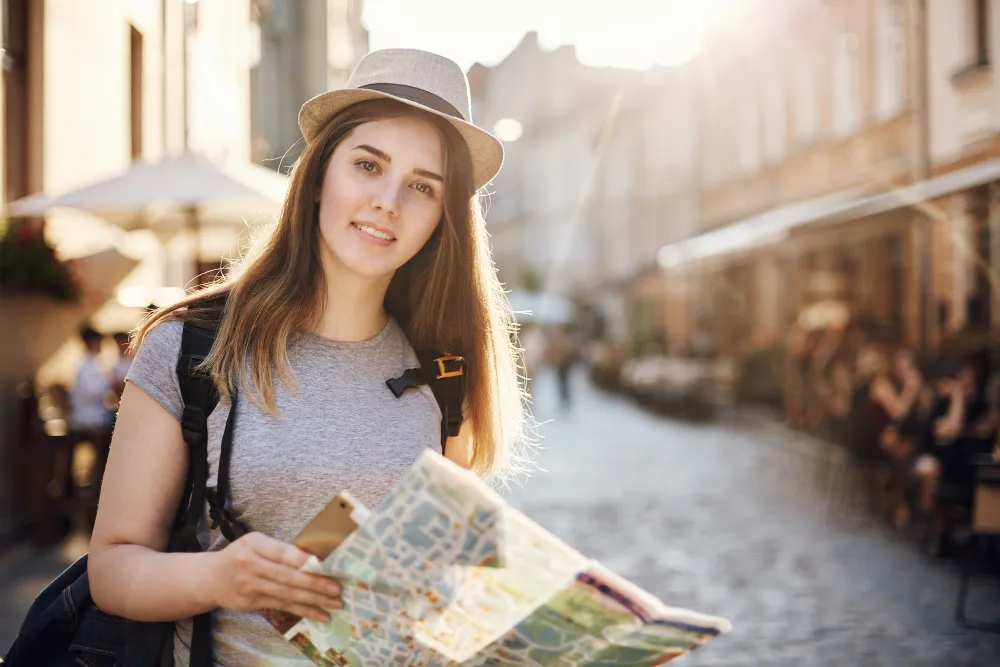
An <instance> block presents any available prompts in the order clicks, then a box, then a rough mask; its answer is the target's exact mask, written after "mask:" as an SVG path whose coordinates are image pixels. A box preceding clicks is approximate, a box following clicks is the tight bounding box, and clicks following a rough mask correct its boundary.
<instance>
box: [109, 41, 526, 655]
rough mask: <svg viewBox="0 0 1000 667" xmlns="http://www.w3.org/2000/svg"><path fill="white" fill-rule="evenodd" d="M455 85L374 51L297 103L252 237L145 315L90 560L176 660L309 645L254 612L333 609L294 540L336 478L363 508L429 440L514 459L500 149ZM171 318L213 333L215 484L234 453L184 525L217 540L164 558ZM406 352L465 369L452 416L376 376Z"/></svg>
mask: <svg viewBox="0 0 1000 667" xmlns="http://www.w3.org/2000/svg"><path fill="white" fill-rule="evenodd" d="M468 91H469V84H468V81H467V79H466V77H465V75H464V73H463V71H462V69H461V68H460V67H459V66H458V65H457V64H456V63H454V62H452V61H450V60H448V59H446V58H443V57H441V56H438V55H435V54H432V53H428V52H425V51H416V50H411V49H388V50H383V51H375V52H372V53H370V54H368V55H367V56H365V58H364V59H363V60H362V61H361V63H360V64H359V65H358V67H357V68H356V70H355V71H354V73H353V74H352V75H351V77H350V79H349V81H348V84H347V87H346V88H343V89H339V90H334V91H331V92H328V93H325V94H323V95H320V96H318V97H316V98H313V99H312V100H310V101H308V102H307V103H306V104H305V105H304V106H303V107H302V109H301V111H300V113H299V122H300V127H301V129H302V132H303V135H304V137H305V148H304V150H303V152H302V154H301V155H300V157H299V159H298V161H297V163H296V165H295V167H294V168H293V170H292V172H291V179H290V183H289V189H288V194H287V199H286V202H285V205H284V207H283V209H282V214H281V217H280V219H279V220H278V223H277V225H276V226H275V228H274V231H273V232H272V236H271V237H270V239H269V241H268V243H266V244H264V247H263V248H262V249H261V251H260V253H259V254H258V255H256V256H252V257H250V258H248V259H247V260H246V262H247V263H246V266H245V267H241V270H239V271H236V272H234V273H233V274H232V275H231V276H229V277H228V278H227V279H226V280H225V281H224V282H222V283H220V284H216V285H213V286H210V287H206V288H204V289H202V290H201V291H198V292H196V293H194V294H193V295H190V296H188V297H187V298H185V299H183V300H182V301H181V302H179V303H178V304H176V305H173V306H170V307H167V308H164V309H163V310H161V311H158V312H156V313H154V314H153V315H152V316H150V317H149V318H148V319H147V320H146V321H145V323H144V324H143V326H142V327H141V328H140V330H139V332H138V333H137V346H138V353H137V355H136V357H135V360H134V361H133V363H132V365H131V369H130V370H129V373H128V382H127V384H126V387H125V391H124V394H123V396H122V401H121V408H120V410H119V414H118V422H117V427H116V430H115V446H114V447H112V450H111V451H112V453H111V459H110V461H109V465H108V471H107V474H106V476H105V481H104V493H103V494H102V496H101V507H100V510H99V514H98V520H97V525H96V527H95V530H94V535H93V541H92V543H91V551H90V560H89V576H90V583H91V589H92V592H93V596H94V600H95V602H96V603H97V604H98V605H99V606H100V608H101V609H102V611H104V612H106V613H109V614H118V615H120V616H126V617H130V618H135V619H140V620H151V619H156V620H164V621H177V623H176V638H175V640H174V642H173V653H174V655H175V657H176V658H177V659H178V660H179V661H180V662H181V663H182V664H187V663H188V662H189V660H190V659H191V657H192V656H191V651H192V649H191V648H190V647H192V646H206V645H207V646H211V645H212V644H213V642H212V639H213V638H214V640H215V641H214V646H215V651H216V653H215V655H214V656H213V657H212V658H210V659H209V660H212V659H214V663H212V664H226V665H229V664H233V665H235V664H250V663H253V664H276V663H279V662H281V663H285V662H295V661H297V660H299V659H301V654H300V653H299V652H298V651H297V650H296V649H295V648H294V647H293V646H291V645H290V644H289V643H288V642H287V641H286V640H285V639H284V637H283V636H282V635H281V634H280V633H279V632H277V631H275V630H273V629H272V628H271V627H269V626H268V625H267V623H266V621H264V620H263V618H262V616H261V615H260V614H259V613H258V612H259V611H261V610H265V609H278V610H282V611H286V612H290V613H293V614H296V615H299V616H304V617H307V618H309V619H313V620H319V621H326V620H328V619H329V613H328V611H327V610H329V609H339V608H340V607H341V606H342V602H341V600H340V587H339V585H338V584H337V582H335V581H333V580H331V579H328V578H326V577H322V576H319V575H312V574H306V573H304V572H301V571H300V570H299V568H300V567H301V566H302V565H303V564H304V563H305V562H306V560H307V558H308V554H306V553H305V552H303V551H301V550H299V549H297V548H295V547H294V546H292V545H291V544H289V542H291V541H292V540H293V539H294V537H295V535H296V533H297V532H298V531H299V529H300V528H301V527H302V526H303V525H304V524H305V523H306V522H307V521H309V520H310V519H312V518H313V517H314V516H315V515H317V514H318V513H319V512H320V510H322V509H323V508H324V507H325V506H326V505H327V503H328V502H330V500H331V496H332V494H333V493H334V492H336V491H339V490H342V489H348V490H350V492H351V493H353V494H354V495H355V496H356V497H357V498H358V499H360V500H361V501H362V502H363V503H364V504H366V505H368V506H371V507H374V506H376V505H378V504H379V503H380V502H381V501H382V499H383V497H384V495H385V494H386V493H387V492H388V491H389V490H391V489H392V488H393V487H394V486H395V485H396V484H397V482H398V481H399V479H400V477H401V476H402V475H403V474H404V473H405V472H406V471H408V470H409V469H410V468H411V466H412V465H413V463H414V461H415V460H416V459H417V457H418V456H420V455H421V454H422V453H423V452H424V451H425V450H426V449H427V448H434V449H436V450H438V451H441V450H442V449H443V453H444V455H445V456H447V457H448V458H450V459H451V460H452V461H453V462H455V463H456V464H458V465H461V466H465V467H468V468H470V469H472V470H473V471H474V472H476V473H478V474H480V475H486V474H490V473H493V474H496V475H499V476H500V478H503V477H504V476H505V473H506V472H507V471H508V470H509V468H508V465H510V464H511V463H512V462H523V461H525V460H526V459H525V456H526V454H527V452H526V451H524V449H523V445H524V443H525V438H524V433H525V426H526V424H525V419H526V417H525V414H526V413H525V411H524V407H525V406H524V403H523V402H522V398H521V392H520V387H519V380H518V376H517V372H518V369H517V357H516V350H515V348H514V346H513V344H512V340H511V336H510V335H509V330H510V324H511V315H510V308H509V304H508V303H507V300H506V296H505V293H504V291H503V287H502V285H501V284H500V282H499V281H498V280H497V278H496V274H495V271H494V269H493V261H492V259H491V257H490V248H489V243H488V235H487V233H486V229H485V226H484V222H483V219H482V213H481V208H480V200H479V195H478V192H479V191H480V190H481V189H482V188H483V187H484V186H485V185H486V184H487V183H489V182H490V181H491V180H492V178H493V177H494V176H495V175H496V173H497V172H498V170H499V169H500V165H501V161H502V156H503V150H502V146H501V144H500V142H499V141H498V140H496V139H495V138H494V137H492V136H491V135H489V134H488V133H487V132H485V131H484V130H482V129H480V128H478V127H477V126H475V125H473V124H472V122H471V119H470V100H469V93H468ZM183 320H187V321H189V322H196V323H199V324H200V325H201V326H204V327H208V328H209V330H211V331H213V332H214V334H213V335H214V343H213V344H212V349H211V353H210V355H209V357H208V358H207V360H206V364H207V366H208V370H209V371H210V372H211V377H212V378H213V379H214V380H215V381H216V384H217V387H218V389H219V392H220V394H221V399H220V402H219V404H218V407H216V408H215V409H214V411H212V412H211V415H210V416H209V417H208V418H207V423H206V424H205V425H204V426H205V428H206V430H207V447H208V460H209V461H210V466H211V467H210V470H209V475H210V479H211V480H212V482H211V483H212V484H217V483H218V484H221V483H222V475H220V474H219V472H220V471H219V469H218V467H217V464H218V462H219V458H220V452H221V451H222V449H221V447H222V444H221V443H222V442H223V441H227V442H229V443H231V451H232V453H233V457H232V461H231V463H230V468H229V478H230V479H231V480H232V483H231V484H230V485H229V487H228V488H226V487H223V488H221V489H215V491H216V493H215V494H209V500H210V501H211V502H215V503H216V505H214V506H213V517H221V519H220V521H217V522H215V523H214V524H213V526H212V527H209V526H208V525H205V524H203V525H201V526H200V527H199V531H198V534H197V539H198V542H199V544H200V545H204V546H205V547H207V549H208V551H207V552H205V553H185V554H174V553H163V551H164V550H165V549H166V546H167V544H168V538H169V533H170V526H171V522H172V520H173V518H174V516H175V514H176V513H177V510H178V499H179V498H180V496H181V494H182V490H183V488H184V483H185V478H186V476H187V460H188V448H187V446H186V445H185V441H184V439H183V438H182V432H181V428H180V421H181V419H182V416H184V415H185V414H187V412H186V410H185V403H184V400H183V399H182V393H181V390H180V388H179V384H178V376H177V373H176V368H177V360H178V354H179V352H180V350H181V347H182V337H183V333H182V332H183V331H184V330H185V329H184V324H183V323H182V321H183ZM188 331H190V328H189V329H188ZM417 351H428V352H429V351H436V352H438V353H439V354H440V353H446V354H447V355H449V356H446V357H442V356H437V358H436V359H434V357H433V355H432V359H433V360H434V361H437V362H439V364H426V367H427V368H434V369H435V370H437V371H443V373H442V375H441V376H438V377H439V378H441V377H443V376H444V375H445V374H447V375H449V376H451V377H464V378H466V380H465V381H463V382H464V384H463V385H459V386H461V387H463V388H464V397H463V396H461V395H458V396H457V398H458V401H457V406H456V405H454V404H452V405H451V406H450V407H452V408H453V409H455V410H456V412H452V413H449V414H450V417H457V421H456V420H453V419H451V418H449V420H448V422H447V423H445V424H442V421H441V417H442V412H443V410H442V409H441V406H440V405H439V403H438V402H437V399H436V398H435V395H434V394H433V393H432V391H431V389H430V387H428V386H427V385H421V384H420V383H419V382H417V383H411V384H410V385H409V386H408V387H405V388H404V389H403V390H400V391H399V393H398V394H397V392H396V387H395V386H394V385H390V386H389V387H388V388H387V386H386V385H387V380H392V379H399V378H402V377H404V376H407V377H411V376H410V375H408V374H407V370H408V369H411V368H413V367H415V366H417V365H418V363H419V361H418V360H419V359H420V356H418V353H417ZM463 360H464V361H463ZM463 363H464V365H463ZM422 365H423V364H422ZM465 366H468V367H469V370H470V372H469V373H467V374H465V372H464V368H465ZM449 386H456V385H449ZM389 389H393V391H390V390H389ZM459 394H461V390H460V391H459ZM463 399H464V400H463ZM237 415H238V417H237ZM189 416H190V415H189ZM463 416H464V420H463V419H462V418H463ZM230 417H232V418H230ZM459 424H460V425H461V429H460V431H457V435H456V434H455V432H454V431H453V430H452V428H453V427H457V426H459ZM186 426H190V421H189V420H188V421H186ZM442 431H444V434H445V436H450V437H443V435H442ZM227 447H228V445H227ZM227 491H228V492H229V493H228V494H227ZM226 495H228V496H229V497H228V503H227V502H226V500H227V499H226ZM219 496H221V497H222V498H223V500H222V501H221V504H220V501H219V500H218V498H219ZM213 499H214V500H213ZM237 517H238V518H237ZM241 520H243V521H246V520H249V521H248V522H249V523H250V524H252V525H250V526H245V525H243V524H242V523H241ZM220 522H221V525H220ZM220 528H225V530H226V533H225V535H224V534H223V532H221V531H220ZM237 529H238V530H237ZM248 530H251V531H255V532H249V533H247V534H244V535H242V536H240V533H242V532H244V531H248ZM226 535H231V536H232V537H229V538H227V537H226ZM234 538H235V539H234ZM207 613H211V615H212V616H214V617H215V620H214V622H212V623H210V624H205V623H204V620H205V619H206V618H207V617H206V616H205V614H207ZM192 617H198V618H200V619H202V620H199V621H197V622H196V621H194V620H192ZM207 627H210V628H211V632H212V634H213V637H208V638H206V637H205V634H203V633H204V632H205V628H207ZM203 642H204V643H203ZM200 659H204V657H203V656H202V657H201V658H200Z"/></svg>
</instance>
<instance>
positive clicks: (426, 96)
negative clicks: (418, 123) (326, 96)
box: [361, 83, 466, 120]
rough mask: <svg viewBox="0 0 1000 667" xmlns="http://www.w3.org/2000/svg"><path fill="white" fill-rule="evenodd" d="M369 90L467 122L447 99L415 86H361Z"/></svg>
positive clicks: (397, 84) (373, 84)
mask: <svg viewBox="0 0 1000 667" xmlns="http://www.w3.org/2000/svg"><path fill="white" fill-rule="evenodd" d="M361 87H362V88H364V89H367V90H375V91H378V92H380V93H385V94H386V95H393V96H394V97H402V98H403V99H404V100H410V101H411V102H416V103H417V104H422V105H424V106H425V107H428V108H430V109H434V110H435V111H437V112H439V113H443V114H444V115H446V116H451V117H453V118H458V119H459V120H466V118H465V116H463V115H462V114H461V113H459V111H458V109H456V108H455V107H454V106H453V105H452V104H450V103H449V102H447V101H446V100H445V99H443V98H441V97H438V96H437V95H435V94H434V93H429V92H427V91H426V90H424V89H422V88H414V87H413V86H407V85H405V84H401V83H370V84H368V85H367V86H361Z"/></svg>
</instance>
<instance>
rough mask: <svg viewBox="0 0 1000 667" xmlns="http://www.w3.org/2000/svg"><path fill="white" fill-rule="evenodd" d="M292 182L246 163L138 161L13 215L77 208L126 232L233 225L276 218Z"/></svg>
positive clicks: (36, 200)
mask: <svg viewBox="0 0 1000 667" xmlns="http://www.w3.org/2000/svg"><path fill="white" fill-rule="evenodd" d="M287 187H288V178H287V177H286V176H283V175H281V174H278V173H276V172H274V171H271V170H270V169H266V168H264V167H261V166H258V165H255V164H252V163H250V162H246V163H243V164H238V165H228V164H227V165H220V164H215V163H213V162H211V161H210V160H208V159H206V158H204V157H202V156H200V155H196V154H194V153H190V152H187V153H184V154H182V155H178V156H172V157H167V158H164V159H162V160H160V161H159V162H154V163H149V162H136V163H134V164H133V165H132V166H131V167H129V168H128V169H127V170H125V171H124V172H123V173H121V174H119V175H117V176H112V177H111V178H107V179H104V180H102V181H98V182H96V183H93V184H91V185H87V186H84V187H82V188H79V189H77V190H73V191H71V192H66V193H63V194H60V195H54V196H46V195H42V194H34V195H30V196H28V197H24V198H22V199H18V200H15V201H13V202H11V203H10V204H8V206H7V211H6V213H7V215H8V216H10V217H31V216H37V215H44V214H46V213H48V212H49V211H51V210H53V209H59V208H74V209H79V210H82V211H86V212H88V213H91V214H93V215H97V216H99V217H101V218H103V219H105V220H107V221H108V222H110V223H112V224H114V225H117V226H119V227H121V228H123V229H126V230H131V229H139V228H147V227H154V226H160V225H166V224H176V225H187V226H198V225H233V224H244V223H247V224H250V223H254V222H258V221H262V220H272V219H274V217H275V216H276V215H277V213H278V211H279V210H280V208H281V203H282V201H283V199H284V196H285V191H286V190H287Z"/></svg>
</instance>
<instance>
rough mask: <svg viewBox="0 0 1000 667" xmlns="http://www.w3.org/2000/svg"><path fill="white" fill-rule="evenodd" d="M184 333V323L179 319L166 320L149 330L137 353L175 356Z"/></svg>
mask: <svg viewBox="0 0 1000 667" xmlns="http://www.w3.org/2000/svg"><path fill="white" fill-rule="evenodd" d="M183 333H184V323H183V322H181V321H180V320H167V321H166V322H161V323H159V324H157V325H156V326H155V327H153V328H152V329H150V330H149V332H148V333H147V334H146V337H145V338H144V339H143V341H142V345H141V346H140V347H139V350H138V353H137V356H138V355H144V356H160V355H165V356H171V357H175V356H177V353H178V352H179V351H180V349H181V337H182V336H183Z"/></svg>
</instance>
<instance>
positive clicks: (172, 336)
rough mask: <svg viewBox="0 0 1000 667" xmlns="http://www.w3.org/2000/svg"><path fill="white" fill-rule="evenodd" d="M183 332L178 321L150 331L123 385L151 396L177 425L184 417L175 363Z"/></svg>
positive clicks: (160, 325)
mask: <svg viewBox="0 0 1000 667" xmlns="http://www.w3.org/2000/svg"><path fill="white" fill-rule="evenodd" d="M183 332H184V324H183V323H182V322H179V321H168V322H163V323H161V324H158V325H157V326H156V327H154V328H153V330H152V331H150V332H149V334H148V335H147V336H146V340H145V341H143V343H142V347H141V348H139V352H138V354H136V355H135V360H134V361H133V362H132V367H131V368H130V369H129V371H128V375H126V376H125V380H126V382H131V383H133V384H135V385H136V386H137V387H139V388H140V389H142V390H143V391H144V392H146V393H147V394H149V395H150V396H152V397H153V400H155V401H156V402H157V403H159V404H160V405H162V406H163V409H164V410H166V411H167V412H169V413H170V414H171V415H173V416H174V419H176V420H177V421H180V420H181V416H182V415H183V414H184V400H183V399H182V398H181V388H180V384H179V383H178V382H177V359H178V357H179V356H180V352H181V335H182V334H183Z"/></svg>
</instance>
